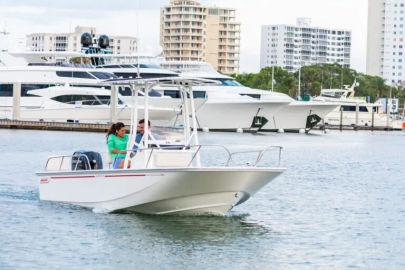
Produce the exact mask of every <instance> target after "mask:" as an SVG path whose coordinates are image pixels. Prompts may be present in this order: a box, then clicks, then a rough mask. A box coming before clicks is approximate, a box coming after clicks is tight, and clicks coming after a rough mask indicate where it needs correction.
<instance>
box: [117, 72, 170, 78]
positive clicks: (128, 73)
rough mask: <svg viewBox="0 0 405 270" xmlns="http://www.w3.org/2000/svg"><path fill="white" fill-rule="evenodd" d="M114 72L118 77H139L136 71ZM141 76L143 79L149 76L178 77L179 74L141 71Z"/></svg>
mask: <svg viewBox="0 0 405 270" xmlns="http://www.w3.org/2000/svg"><path fill="white" fill-rule="evenodd" d="M114 74H115V75H116V76H118V77H122V78H124V79H128V78H138V74H137V73H136V72H114ZM139 76H140V77H141V78H143V79H149V78H161V77H177V76H178V75H177V74H164V73H140V74H139Z"/></svg>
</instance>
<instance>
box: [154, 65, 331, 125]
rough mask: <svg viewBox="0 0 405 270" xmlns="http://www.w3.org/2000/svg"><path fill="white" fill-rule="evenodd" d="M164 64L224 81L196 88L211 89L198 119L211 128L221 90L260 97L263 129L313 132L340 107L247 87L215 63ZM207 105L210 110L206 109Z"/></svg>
mask: <svg viewBox="0 0 405 270" xmlns="http://www.w3.org/2000/svg"><path fill="white" fill-rule="evenodd" d="M161 66H162V67H164V68H167V69H171V70H173V71H176V72H179V73H180V74H182V75H183V76H191V77H198V78H205V79H210V80H217V81H220V82H221V86H203V87H196V88H195V91H201V90H204V91H206V92H207V95H208V100H207V102H206V104H205V105H204V106H203V107H202V110H201V111H199V112H197V118H198V119H199V120H200V119H207V121H203V122H204V123H206V125H207V126H208V127H210V126H211V125H212V123H215V122H216V121H215V116H214V115H212V114H210V112H211V111H212V110H211V109H210V108H209V106H210V103H211V101H212V102H213V103H215V99H216V96H221V94H219V93H222V96H223V97H226V95H229V94H233V95H234V96H237V95H239V96H245V97H250V98H251V99H252V100H256V102H257V104H256V107H255V108H256V110H255V116H257V118H258V119H260V120H261V121H262V125H261V126H260V130H261V131H278V130H284V131H291V132H298V131H300V130H306V131H309V130H310V129H312V128H313V127H314V126H315V125H316V124H318V123H319V122H320V121H321V119H322V118H324V117H325V116H326V115H327V114H328V113H330V112H331V111H333V110H334V109H335V108H336V107H337V106H338V105H337V104H336V103H333V102H325V101H309V102H304V101H297V100H294V99H293V98H291V97H290V96H288V95H286V94H283V93H278V92H272V91H265V90H259V89H252V88H249V87H245V86H243V85H241V84H239V83H238V82H236V81H235V80H234V79H233V78H232V77H229V76H226V75H223V74H220V73H218V72H217V71H215V70H214V68H212V66H210V65H209V64H207V63H204V62H193V61H191V62H187V61H168V62H162V63H161ZM210 97H211V98H210ZM205 108H206V110H204V109H205ZM238 115H240V114H238ZM222 125H223V124H222Z"/></svg>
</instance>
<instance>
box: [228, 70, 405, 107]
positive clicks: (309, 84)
mask: <svg viewBox="0 0 405 270" xmlns="http://www.w3.org/2000/svg"><path fill="white" fill-rule="evenodd" d="M232 77H234V78H235V79H236V80H237V81H238V82H239V83H241V84H243V85H245V86H248V87H251V88H255V89H262V90H271V86H272V82H271V78H272V67H266V68H263V69H262V70H260V72H259V73H242V74H234V75H232ZM298 77H299V75H298V71H296V72H294V73H290V72H288V71H287V70H285V69H283V68H281V67H274V86H273V87H274V91H276V92H281V93H285V94H288V95H289V96H291V97H296V96H297V95H298ZM354 80H357V82H358V83H359V86H357V87H356V88H355V92H356V96H359V97H369V98H370V101H371V102H375V101H376V100H377V99H378V98H384V97H392V98H399V102H400V103H399V104H400V107H402V105H403V104H404V101H405V85H404V86H399V87H397V86H395V87H394V86H389V85H387V84H386V82H385V80H384V79H383V78H381V77H379V76H370V75H366V74H363V73H360V72H357V71H356V70H354V69H350V68H344V67H342V66H341V65H339V64H318V65H310V66H304V67H302V68H301V95H309V96H319V94H320V91H321V89H343V88H344V86H345V85H347V86H351V85H352V84H353V82H354Z"/></svg>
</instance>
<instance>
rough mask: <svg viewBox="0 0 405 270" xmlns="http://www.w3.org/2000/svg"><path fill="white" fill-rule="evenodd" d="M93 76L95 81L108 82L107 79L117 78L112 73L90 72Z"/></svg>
mask: <svg viewBox="0 0 405 270" xmlns="http://www.w3.org/2000/svg"><path fill="white" fill-rule="evenodd" d="M90 73H91V74H92V75H93V76H95V77H96V78H97V79H100V80H109V79H117V76H115V75H114V74H112V73H107V72H90Z"/></svg>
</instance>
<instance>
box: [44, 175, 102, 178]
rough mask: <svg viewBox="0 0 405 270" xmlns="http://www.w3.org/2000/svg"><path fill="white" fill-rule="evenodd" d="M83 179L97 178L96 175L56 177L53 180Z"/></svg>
mask: <svg viewBox="0 0 405 270" xmlns="http://www.w3.org/2000/svg"><path fill="white" fill-rule="evenodd" d="M83 178H96V176H94V175H88V176H54V177H51V179H83Z"/></svg>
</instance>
